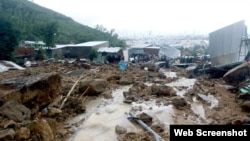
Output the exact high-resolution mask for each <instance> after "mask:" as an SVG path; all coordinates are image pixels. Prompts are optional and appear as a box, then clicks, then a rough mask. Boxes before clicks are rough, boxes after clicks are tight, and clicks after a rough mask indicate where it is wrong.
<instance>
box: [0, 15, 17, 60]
mask: <svg viewBox="0 0 250 141" xmlns="http://www.w3.org/2000/svg"><path fill="white" fill-rule="evenodd" d="M18 37H19V33H18V32H17V31H15V30H14V29H13V28H12V25H11V24H10V23H9V22H6V21H4V20H1V19H0V60H14V57H13V52H14V50H15V49H16V48H17V46H18Z"/></svg>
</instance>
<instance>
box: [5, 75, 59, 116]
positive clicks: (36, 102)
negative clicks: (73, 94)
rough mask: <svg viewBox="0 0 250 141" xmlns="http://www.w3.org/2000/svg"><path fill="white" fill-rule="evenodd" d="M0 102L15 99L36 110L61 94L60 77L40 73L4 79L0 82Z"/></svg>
mask: <svg viewBox="0 0 250 141" xmlns="http://www.w3.org/2000/svg"><path fill="white" fill-rule="evenodd" d="M0 90H2V91H1V93H0V103H6V102H8V101H11V100H15V101H17V102H19V103H22V104H23V105H25V106H26V107H28V108H29V109H31V111H34V112H37V111H38V110H39V108H40V107H45V106H47V105H48V104H50V103H51V102H53V99H55V98H56V97H57V96H58V95H59V94H61V90H62V84H61V77H60V75H59V74H55V73H41V74H37V75H31V76H26V77H15V78H10V79H5V80H2V81H1V84H0Z"/></svg>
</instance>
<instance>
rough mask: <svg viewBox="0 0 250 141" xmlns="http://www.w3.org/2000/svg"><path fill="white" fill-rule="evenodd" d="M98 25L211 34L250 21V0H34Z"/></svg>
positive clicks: (124, 29) (170, 32) (79, 20)
mask: <svg viewBox="0 0 250 141" xmlns="http://www.w3.org/2000/svg"><path fill="white" fill-rule="evenodd" d="M33 2H35V3H37V4H39V5H41V6H43V7H46V8H49V9H52V10H54V11H57V12H59V13H62V14H64V15H66V16H69V17H71V18H72V19H74V20H75V21H77V22H79V23H82V24H84V25H88V26H91V27H94V26H95V25H97V24H99V25H103V26H104V27H106V28H107V29H112V28H113V29H115V31H116V32H118V33H120V32H125V31H126V32H133V31H135V32H138V31H144V32H145V33H152V34H154V33H164V34H193V33H195V34H208V33H210V32H212V31H215V30H217V29H219V28H222V27H224V26H227V25H230V24H232V23H235V22H238V21H240V20H245V22H246V25H247V26H248V22H249V21H250V0H33Z"/></svg>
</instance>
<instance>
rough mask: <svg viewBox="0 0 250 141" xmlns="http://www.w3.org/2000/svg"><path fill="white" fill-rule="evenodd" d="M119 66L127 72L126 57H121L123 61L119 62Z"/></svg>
mask: <svg viewBox="0 0 250 141" xmlns="http://www.w3.org/2000/svg"><path fill="white" fill-rule="evenodd" d="M119 66H120V70H126V69H127V64H126V62H125V61H124V57H123V56H122V57H121V60H120V62H119Z"/></svg>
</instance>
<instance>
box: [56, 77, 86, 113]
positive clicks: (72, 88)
mask: <svg viewBox="0 0 250 141" xmlns="http://www.w3.org/2000/svg"><path fill="white" fill-rule="evenodd" d="M82 77H83V73H82V74H81V76H80V77H79V78H78V80H77V81H76V82H75V84H74V85H73V86H72V87H71V89H70V91H69V92H68V94H67V96H66V98H65V99H64V100H63V102H62V104H61V106H60V108H59V109H62V107H63V105H64V103H65V102H66V101H67V99H68V98H69V96H70V94H71V93H72V92H73V90H74V89H75V87H76V85H77V84H78V82H79V81H80V80H81V79H82Z"/></svg>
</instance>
